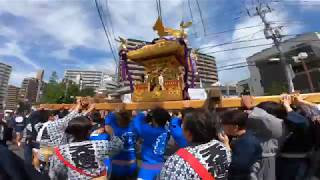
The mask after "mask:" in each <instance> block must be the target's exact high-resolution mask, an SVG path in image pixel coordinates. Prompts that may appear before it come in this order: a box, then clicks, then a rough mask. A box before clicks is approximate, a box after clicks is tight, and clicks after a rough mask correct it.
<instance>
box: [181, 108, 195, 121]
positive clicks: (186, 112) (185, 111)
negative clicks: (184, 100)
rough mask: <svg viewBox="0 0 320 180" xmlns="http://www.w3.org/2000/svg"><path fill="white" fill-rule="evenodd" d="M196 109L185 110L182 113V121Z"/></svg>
mask: <svg viewBox="0 0 320 180" xmlns="http://www.w3.org/2000/svg"><path fill="white" fill-rule="evenodd" d="M194 110H195V109H194V108H191V107H189V108H185V109H183V110H182V112H181V116H182V119H184V117H185V116H186V114H188V113H190V112H193V111H194Z"/></svg>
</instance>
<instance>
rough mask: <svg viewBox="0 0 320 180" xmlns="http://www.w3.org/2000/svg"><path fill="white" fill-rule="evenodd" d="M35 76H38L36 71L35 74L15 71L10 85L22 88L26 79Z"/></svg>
mask: <svg viewBox="0 0 320 180" xmlns="http://www.w3.org/2000/svg"><path fill="white" fill-rule="evenodd" d="M35 76H36V72H35V71H33V72H32V71H20V70H16V69H13V71H12V73H11V76H10V80H9V84H12V85H15V86H18V87H20V86H21V83H22V81H23V79H24V78H26V77H35Z"/></svg>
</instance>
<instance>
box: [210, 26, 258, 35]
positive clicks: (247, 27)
mask: <svg viewBox="0 0 320 180" xmlns="http://www.w3.org/2000/svg"><path fill="white" fill-rule="evenodd" d="M262 25H263V24H258V25H254V26H246V27H241V28H234V29H228V30H224V31H219V32H214V33H209V34H207V36H212V35H218V34H224V33H228V32H233V31H239V30H243V29H250V28H255V27H260V26H262Z"/></svg>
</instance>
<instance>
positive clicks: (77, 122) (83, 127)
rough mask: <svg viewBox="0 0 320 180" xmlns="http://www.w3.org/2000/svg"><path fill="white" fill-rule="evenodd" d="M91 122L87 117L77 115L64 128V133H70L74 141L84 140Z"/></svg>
mask: <svg viewBox="0 0 320 180" xmlns="http://www.w3.org/2000/svg"><path fill="white" fill-rule="evenodd" d="M91 127H92V124H91V122H90V120H89V118H87V117H85V116H79V117H76V118H73V119H72V120H71V121H70V122H69V123H68V127H67V129H66V131H65V132H66V133H68V134H70V135H72V136H73V137H74V140H75V141H76V142H80V141H85V140H87V139H88V137H89V132H90V130H91Z"/></svg>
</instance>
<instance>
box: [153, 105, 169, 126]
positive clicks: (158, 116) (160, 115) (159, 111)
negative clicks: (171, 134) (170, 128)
mask: <svg viewBox="0 0 320 180" xmlns="http://www.w3.org/2000/svg"><path fill="white" fill-rule="evenodd" d="M151 116H152V119H153V120H154V121H155V123H157V125H158V126H161V127H164V126H165V125H166V123H167V122H168V121H169V120H170V119H171V116H170V114H169V112H168V111H167V110H165V109H163V108H160V107H157V108H155V109H153V110H152V111H151Z"/></svg>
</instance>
